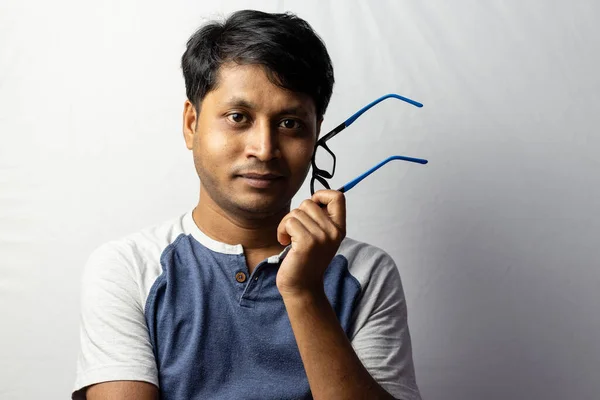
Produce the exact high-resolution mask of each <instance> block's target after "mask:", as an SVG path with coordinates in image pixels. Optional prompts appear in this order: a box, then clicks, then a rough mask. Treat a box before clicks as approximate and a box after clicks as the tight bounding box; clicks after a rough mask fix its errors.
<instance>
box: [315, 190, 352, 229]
mask: <svg viewBox="0 0 600 400" xmlns="http://www.w3.org/2000/svg"><path fill="white" fill-rule="evenodd" d="M311 200H312V201H314V202H315V203H320V204H323V205H325V206H326V208H325V210H326V211H327V214H328V215H329V218H331V220H332V221H333V223H334V224H335V225H336V226H337V227H338V228H339V229H340V230H342V231H343V232H346V196H344V194H343V193H342V192H339V191H337V190H319V191H318V192H315V194H313V196H312V198H311Z"/></svg>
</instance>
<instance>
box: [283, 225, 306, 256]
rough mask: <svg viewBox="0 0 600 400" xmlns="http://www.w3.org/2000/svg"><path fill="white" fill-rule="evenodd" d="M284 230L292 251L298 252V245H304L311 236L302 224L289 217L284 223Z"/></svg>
mask: <svg viewBox="0 0 600 400" xmlns="http://www.w3.org/2000/svg"><path fill="white" fill-rule="evenodd" d="M284 230H285V231H286V234H287V236H288V237H289V238H290V242H289V243H291V244H292V249H293V250H294V251H297V250H299V248H298V247H299V246H298V245H300V246H301V245H302V243H303V242H304V243H306V238H311V237H312V235H311V233H310V232H309V231H308V229H306V227H305V226H304V224H303V223H302V222H300V220H298V219H297V218H295V217H290V218H288V219H287V220H286V221H285V225H284Z"/></svg>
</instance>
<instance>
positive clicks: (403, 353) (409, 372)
mask: <svg viewBox="0 0 600 400" xmlns="http://www.w3.org/2000/svg"><path fill="white" fill-rule="evenodd" d="M377 250H378V251H377V252H376V253H375V254H371V255H370V256H369V257H367V259H370V260H369V264H370V268H369V270H370V273H368V274H367V275H368V276H363V277H362V278H363V279H361V281H362V282H361V286H362V294H361V298H360V299H359V302H358V305H357V308H356V310H355V312H354V326H353V331H352V337H351V341H352V346H353V347H354V350H355V351H356V354H357V355H358V357H359V359H360V360H361V361H362V363H363V365H364V366H365V368H367V370H368V371H369V373H370V374H371V376H372V377H373V378H374V379H375V380H376V381H377V382H378V383H379V384H380V385H381V386H382V387H383V388H384V389H386V390H387V391H388V392H389V393H390V394H391V395H393V396H394V397H395V398H397V399H402V400H420V399H421V395H420V393H419V388H418V386H417V383H416V379H415V369H414V364H413V358H412V345H411V339H410V333H409V330H408V321H407V310H406V301H405V299H404V290H403V289H402V282H401V280H400V273H399V272H398V269H397V268H396V264H395V263H394V261H393V259H392V258H391V257H390V256H389V255H388V254H387V253H385V252H383V251H382V250H379V249H377ZM365 261H366V260H365Z"/></svg>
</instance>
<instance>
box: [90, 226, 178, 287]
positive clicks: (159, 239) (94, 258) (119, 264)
mask: <svg viewBox="0 0 600 400" xmlns="http://www.w3.org/2000/svg"><path fill="white" fill-rule="evenodd" d="M182 218H183V216H179V217H176V218H172V219H170V220H168V221H165V222H162V223H159V224H155V225H152V226H148V227H146V228H143V229H140V230H139V231H137V232H134V233H130V234H128V235H126V236H123V237H121V238H118V239H115V240H111V241H108V242H105V243H103V244H101V245H100V246H98V247H96V248H95V249H94V250H93V251H92V252H91V254H90V256H89V257H88V260H87V262H86V264H85V268H84V271H83V278H82V279H83V284H84V287H93V286H99V285H101V286H104V287H107V286H121V287H128V288H130V289H132V290H136V291H138V293H139V294H140V295H142V298H144V297H145V295H147V293H148V291H149V290H150V287H151V286H152V284H153V283H154V281H155V280H156V278H157V277H158V276H159V275H160V274H161V272H162V268H161V264H160V258H161V255H162V254H163V252H165V250H167V249H168V248H169V247H170V246H171V244H173V243H174V242H175V241H176V240H177V238H178V237H179V236H181V235H182V234H184V229H183V225H182Z"/></svg>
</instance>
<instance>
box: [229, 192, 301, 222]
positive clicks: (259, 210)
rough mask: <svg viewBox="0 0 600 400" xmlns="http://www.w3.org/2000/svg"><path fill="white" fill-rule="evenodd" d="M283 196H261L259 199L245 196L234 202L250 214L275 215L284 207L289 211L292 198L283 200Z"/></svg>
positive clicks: (255, 215)
mask: <svg viewBox="0 0 600 400" xmlns="http://www.w3.org/2000/svg"><path fill="white" fill-rule="evenodd" d="M282 197H283V196H280V197H275V198H271V197H266V196H261V198H258V199H256V198H255V199H251V198H245V199H237V201H236V200H235V199H234V201H233V203H234V204H235V205H236V206H237V208H238V209H239V210H241V211H242V212H245V213H247V214H249V215H250V216H254V217H257V218H262V217H269V216H271V215H275V214H277V213H279V212H281V210H283V209H285V210H286V211H287V208H289V204H290V201H291V200H287V201H283V200H282Z"/></svg>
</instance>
